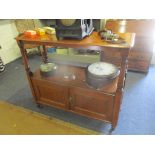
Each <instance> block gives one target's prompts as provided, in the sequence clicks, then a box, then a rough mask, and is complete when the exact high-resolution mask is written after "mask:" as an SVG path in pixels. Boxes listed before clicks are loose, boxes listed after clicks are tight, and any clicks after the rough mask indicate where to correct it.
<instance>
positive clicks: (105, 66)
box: [88, 62, 117, 76]
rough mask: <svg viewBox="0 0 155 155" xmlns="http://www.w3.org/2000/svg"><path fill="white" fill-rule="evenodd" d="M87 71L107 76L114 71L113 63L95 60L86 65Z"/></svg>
mask: <svg viewBox="0 0 155 155" xmlns="http://www.w3.org/2000/svg"><path fill="white" fill-rule="evenodd" d="M88 71H89V72H90V73H91V74H94V75H97V76H109V75H113V74H115V73H116V71H117V69H116V67H115V65H113V64H110V63H107V62H96V63H93V64H91V65H89V66H88Z"/></svg>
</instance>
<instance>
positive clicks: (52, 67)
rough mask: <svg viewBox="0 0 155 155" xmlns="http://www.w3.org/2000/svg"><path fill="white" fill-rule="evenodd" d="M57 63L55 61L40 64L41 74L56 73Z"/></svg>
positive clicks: (49, 74)
mask: <svg viewBox="0 0 155 155" xmlns="http://www.w3.org/2000/svg"><path fill="white" fill-rule="evenodd" d="M56 69H57V65H56V64H55V63H45V64H41V65H40V74H41V75H42V76H45V77H48V76H51V75H53V74H54V73H55V71H56Z"/></svg>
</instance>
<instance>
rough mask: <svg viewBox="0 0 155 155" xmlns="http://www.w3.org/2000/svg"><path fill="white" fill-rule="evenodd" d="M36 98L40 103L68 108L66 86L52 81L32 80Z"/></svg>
mask: <svg viewBox="0 0 155 155" xmlns="http://www.w3.org/2000/svg"><path fill="white" fill-rule="evenodd" d="M33 84H34V88H35V92H36V94H37V100H38V102H41V103H48V104H50V105H53V106H56V107H61V108H65V109H66V108H68V88H67V87H65V86H61V85H57V84H54V83H48V82H43V81H39V80H37V81H36V80H34V81H33Z"/></svg>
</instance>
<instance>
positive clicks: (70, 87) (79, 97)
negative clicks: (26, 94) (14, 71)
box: [31, 66, 118, 122]
mask: <svg viewBox="0 0 155 155" xmlns="http://www.w3.org/2000/svg"><path fill="white" fill-rule="evenodd" d="M58 68H59V69H58V70H57V73H56V74H55V75H53V76H51V77H46V78H45V77H42V76H41V75H40V72H39V71H36V72H35V73H34V75H33V76H32V77H31V81H32V87H33V90H34V93H35V96H36V102H38V103H41V104H45V105H49V106H52V107H56V108H60V109H63V110H67V111H70V112H74V113H77V114H80V115H83V116H87V117H91V118H94V119H98V120H102V121H106V122H112V119H113V112H114V103H115V95H116V89H117V83H118V79H115V80H114V81H113V82H112V83H110V84H108V85H107V86H106V87H104V88H102V89H101V90H96V89H93V88H90V87H89V86H88V85H87V84H86V82H85V70H84V68H79V67H70V66H59V67H58ZM66 73H73V74H74V75H75V79H64V75H66Z"/></svg>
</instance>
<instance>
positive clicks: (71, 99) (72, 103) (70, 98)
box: [69, 96, 74, 107]
mask: <svg viewBox="0 0 155 155" xmlns="http://www.w3.org/2000/svg"><path fill="white" fill-rule="evenodd" d="M69 104H70V106H71V107H72V106H73V105H74V102H73V97H72V96H70V97H69Z"/></svg>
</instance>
